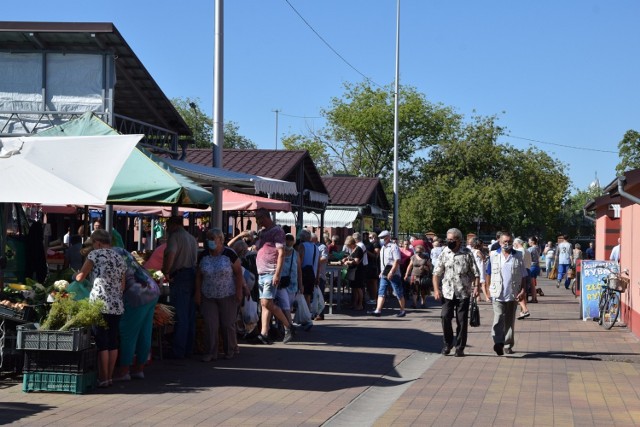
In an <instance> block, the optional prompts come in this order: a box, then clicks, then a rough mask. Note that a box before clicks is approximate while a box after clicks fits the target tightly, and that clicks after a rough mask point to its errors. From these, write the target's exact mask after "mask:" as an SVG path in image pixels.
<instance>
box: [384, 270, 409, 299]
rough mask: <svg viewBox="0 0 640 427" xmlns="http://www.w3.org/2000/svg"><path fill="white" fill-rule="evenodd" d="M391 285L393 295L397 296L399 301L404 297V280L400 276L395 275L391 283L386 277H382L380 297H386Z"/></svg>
mask: <svg viewBox="0 0 640 427" xmlns="http://www.w3.org/2000/svg"><path fill="white" fill-rule="evenodd" d="M389 285H391V287H392V288H393V293H394V294H396V297H397V298H398V299H400V298H402V297H403V296H404V293H403V290H402V278H401V277H400V276H399V275H397V274H395V275H394V276H393V278H392V279H391V281H389V279H387V277H386V276H382V277H381V278H380V288H379V289H378V296H379V297H384V296H385V295H386V292H387V287H388V286H389Z"/></svg>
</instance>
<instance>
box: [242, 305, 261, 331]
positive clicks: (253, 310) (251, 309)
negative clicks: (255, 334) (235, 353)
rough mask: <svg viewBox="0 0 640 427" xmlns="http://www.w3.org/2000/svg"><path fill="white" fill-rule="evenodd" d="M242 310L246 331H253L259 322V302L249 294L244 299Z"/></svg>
mask: <svg viewBox="0 0 640 427" xmlns="http://www.w3.org/2000/svg"><path fill="white" fill-rule="evenodd" d="M241 310H242V321H243V322H244V330H245V333H247V334H248V333H251V331H253V330H254V329H255V327H256V325H257V324H258V303H257V302H255V301H254V300H253V299H251V296H248V297H247V298H245V299H244V304H243V305H242V308H241Z"/></svg>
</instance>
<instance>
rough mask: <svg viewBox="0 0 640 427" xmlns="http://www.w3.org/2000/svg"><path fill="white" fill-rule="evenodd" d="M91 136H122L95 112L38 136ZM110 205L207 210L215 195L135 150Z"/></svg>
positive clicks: (161, 162) (118, 179)
mask: <svg viewBox="0 0 640 427" xmlns="http://www.w3.org/2000/svg"><path fill="white" fill-rule="evenodd" d="M88 135H118V132H116V130H114V129H113V128H112V127H110V126H109V125H107V124H106V123H105V122H103V121H102V120H100V118H98V117H97V116H95V115H94V114H93V113H91V112H87V113H85V114H83V115H82V116H81V117H79V118H77V119H74V120H70V121H68V122H66V123H64V124H62V125H58V126H54V127H52V128H49V129H46V130H44V131H42V132H38V136H88ZM152 159H153V160H152ZM154 160H155V161H154ZM96 167H98V165H96ZM97 178H98V176H96V179H97ZM107 203H108V204H119V205H177V206H191V207H198V208H203V209H204V208H206V207H207V206H211V205H212V204H213V195H212V194H211V192H210V191H208V190H206V189H204V188H202V187H200V186H199V185H197V184H196V183H194V182H193V181H191V180H190V179H189V178H187V177H185V176H184V175H181V174H179V173H178V172H176V171H175V170H173V168H172V167H171V166H169V165H168V164H167V163H166V162H163V161H162V160H161V159H159V158H155V156H153V155H152V154H150V153H147V152H146V151H145V152H143V151H141V150H140V149H138V148H135V149H134V150H133V152H132V153H131V155H130V156H129V158H128V159H127V161H126V162H125V164H124V166H123V167H122V169H121V170H120V173H119V174H118V176H117V177H116V180H115V181H114V183H113V186H112V187H111V190H110V191H109V197H108V198H107Z"/></svg>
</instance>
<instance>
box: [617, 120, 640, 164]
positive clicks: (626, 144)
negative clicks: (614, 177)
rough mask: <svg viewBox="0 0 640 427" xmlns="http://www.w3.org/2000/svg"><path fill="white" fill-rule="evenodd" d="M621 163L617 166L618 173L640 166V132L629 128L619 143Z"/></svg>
mask: <svg viewBox="0 0 640 427" xmlns="http://www.w3.org/2000/svg"><path fill="white" fill-rule="evenodd" d="M618 152H619V153H620V163H618V165H617V166H616V172H617V173H618V175H622V174H623V173H624V172H625V171H628V170H632V169H638V168H640V133H638V132H637V131H635V130H633V129H631V130H628V131H627V132H626V133H625V134H624V136H623V137H622V140H621V141H620V142H619V143H618Z"/></svg>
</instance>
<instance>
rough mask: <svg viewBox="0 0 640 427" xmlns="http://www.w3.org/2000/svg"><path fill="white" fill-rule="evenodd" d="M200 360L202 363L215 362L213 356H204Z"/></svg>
mask: <svg viewBox="0 0 640 427" xmlns="http://www.w3.org/2000/svg"><path fill="white" fill-rule="evenodd" d="M200 360H201V361H203V362H211V361H212V360H216V358H215V357H213V354H205V355H204V356H202V359H200Z"/></svg>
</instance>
